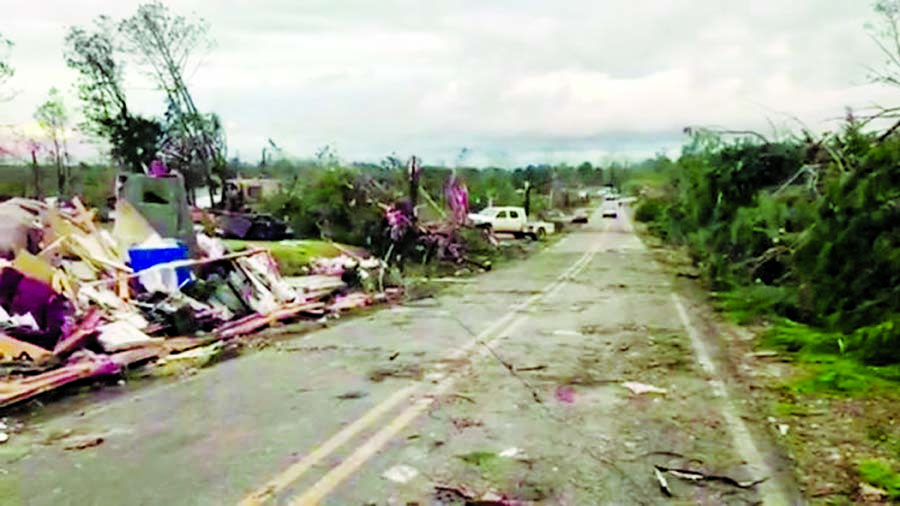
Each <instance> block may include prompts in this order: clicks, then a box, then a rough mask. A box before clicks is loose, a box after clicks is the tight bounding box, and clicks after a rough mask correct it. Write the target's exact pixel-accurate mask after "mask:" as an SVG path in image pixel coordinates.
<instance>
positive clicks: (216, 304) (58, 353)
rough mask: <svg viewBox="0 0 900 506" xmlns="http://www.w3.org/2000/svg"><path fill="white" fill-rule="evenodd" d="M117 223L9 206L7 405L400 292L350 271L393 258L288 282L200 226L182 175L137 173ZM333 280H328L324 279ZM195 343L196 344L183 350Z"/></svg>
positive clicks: (62, 210) (0, 401)
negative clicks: (105, 224)
mask: <svg viewBox="0 0 900 506" xmlns="http://www.w3.org/2000/svg"><path fill="white" fill-rule="evenodd" d="M119 196H120V198H119V199H118V202H117V205H116V216H115V218H116V219H115V223H114V224H113V225H112V227H111V228H108V227H106V228H104V227H103V226H102V225H100V224H99V223H98V220H97V216H96V214H97V212H96V211H95V210H88V209H86V208H85V207H84V206H83V205H82V203H81V202H80V201H79V200H77V199H75V200H73V201H72V202H71V203H70V204H66V205H60V206H55V205H48V204H45V203H43V202H40V201H33V200H25V199H14V200H10V201H7V202H4V203H3V204H0V223H3V224H4V225H3V226H5V227H6V229H5V230H6V232H8V233H5V234H4V235H3V237H2V240H0V252H2V253H3V258H2V259H0V408H3V407H6V406H9V405H12V404H15V403H18V402H21V401H24V400H27V399H30V398H33V397H34V396H36V395H39V394H41V393H43V392H47V391H49V390H52V389H55V388H58V387H61V386H63V385H66V384H68V383H72V382H76V381H79V380H83V379H86V378H96V377H104V376H107V377H108V376H115V375H117V374H119V373H121V372H122V371H123V370H124V369H125V368H127V367H129V366H131V365H134V364H137V363H139V362H141V363H143V362H147V361H149V360H152V359H154V358H163V357H165V356H166V355H167V354H170V353H177V352H178V351H183V350H185V349H187V348H189V347H190V343H191V342H196V343H198V345H200V344H210V343H212V342H215V341H222V340H229V339H234V338H237V337H239V336H243V335H247V334H251V333H254V332H257V331H259V330H261V329H263V328H265V327H268V326H271V325H273V324H276V323H278V322H285V321H290V320H296V319H298V318H302V317H308V318H314V319H321V318H322V317H323V316H326V315H328V314H330V313H336V312H342V311H345V310H348V309H351V308H355V307H362V306H367V305H370V304H373V303H375V302H377V301H385V300H389V299H392V298H396V297H398V296H399V295H400V293H401V289H400V288H397V287H387V288H384V287H383V286H379V287H378V290H381V291H380V292H379V293H375V291H376V289H374V288H373V286H374V285H373V284H372V283H354V284H353V285H354V286H356V287H360V288H364V287H369V288H370V290H369V291H368V292H367V293H359V292H357V293H351V292H350V289H351V287H350V286H349V285H348V283H346V282H345V280H344V279H342V278H347V272H348V271H352V272H353V273H354V274H353V276H355V278H357V279H358V278H363V279H379V280H381V279H383V278H384V276H383V273H382V269H384V268H385V265H384V263H383V262H382V261H380V260H378V259H372V258H362V257H359V256H356V255H354V256H350V255H344V256H342V257H340V258H338V259H333V260H329V261H319V262H314V263H313V265H312V267H311V269H310V270H311V272H310V276H307V277H306V278H309V279H308V280H306V279H304V278H294V279H292V280H286V279H284V278H282V277H281V275H280V273H279V271H278V267H277V265H276V263H275V260H274V259H273V258H272V256H271V254H270V253H269V252H268V251H267V250H265V249H259V248H254V249H250V250H247V251H242V252H239V253H234V252H230V251H228V250H227V248H226V247H225V246H224V244H222V243H221V242H220V241H219V240H218V239H215V238H212V237H209V236H206V235H204V234H202V233H198V232H196V231H195V230H194V228H193V227H194V226H193V224H192V223H191V222H190V216H191V213H190V209H189V208H188V207H187V204H186V197H185V194H184V185H183V181H182V180H181V178H180V177H179V176H170V175H164V174H160V175H159V176H158V177H151V176H143V175H131V176H129V177H128V178H127V179H125V180H124V181H122V186H121V188H120V191H119ZM323 280H324V281H323ZM186 341H187V342H188V344H186Z"/></svg>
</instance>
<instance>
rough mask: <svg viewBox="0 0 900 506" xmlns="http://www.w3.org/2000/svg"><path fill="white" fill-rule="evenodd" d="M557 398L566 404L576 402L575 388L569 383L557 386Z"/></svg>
mask: <svg viewBox="0 0 900 506" xmlns="http://www.w3.org/2000/svg"><path fill="white" fill-rule="evenodd" d="M556 400H558V401H560V402H564V403H566V404H572V403H573V402H575V389H574V388H572V387H570V386H567V385H560V386H558V387H556Z"/></svg>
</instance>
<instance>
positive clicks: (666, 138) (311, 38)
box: [0, 0, 897, 164]
mask: <svg viewBox="0 0 900 506" xmlns="http://www.w3.org/2000/svg"><path fill="white" fill-rule="evenodd" d="M137 3H138V2H135V1H133V0H130V1H116V2H113V1H111V0H110V1H104V0H87V1H81V2H67V1H62V0H44V1H39V2H21V1H20V0H0V12H3V13H4V18H5V19H4V20H11V21H12V22H11V23H10V22H7V23H3V24H2V25H0V31H2V32H3V33H5V34H6V35H7V36H9V37H10V38H12V39H14V40H15V42H16V43H17V46H16V48H15V52H14V64H15V65H16V67H17V69H18V73H17V76H16V78H15V80H14V82H13V83H12V84H13V85H14V86H16V87H17V88H19V89H20V90H22V93H21V94H20V95H19V96H18V97H17V98H16V100H15V101H14V102H12V103H8V104H4V105H3V106H2V107H3V109H2V110H0V124H2V123H19V124H22V123H26V122H28V121H29V118H30V116H31V112H32V111H33V110H34V108H35V107H36V106H37V105H38V103H40V101H41V100H42V99H43V97H44V96H45V94H46V91H47V89H48V88H49V87H50V86H52V85H56V86H58V87H61V88H66V89H67V88H68V86H69V84H70V83H71V82H72V81H73V76H72V74H71V73H70V72H69V71H68V70H67V69H65V66H64V64H63V62H62V56H61V54H62V40H63V37H64V34H65V30H66V27H67V26H70V25H73V24H75V25H84V24H87V23H89V22H90V20H91V19H92V18H93V17H94V16H95V15H97V14H101V13H105V14H110V15H113V16H122V15H126V14H128V13H130V12H132V11H133V10H134V8H135V7H136V5H137ZM170 5H171V6H172V8H173V9H174V10H177V11H179V12H184V13H190V12H196V13H198V14H199V15H201V16H203V17H204V18H206V19H207V20H208V21H209V23H210V26H211V33H212V35H213V36H214V38H215V39H216V41H217V45H216V47H215V48H214V49H213V50H212V51H211V52H210V53H209V54H208V55H206V56H205V58H204V59H203V65H202V66H200V67H199V69H198V71H197V72H196V73H195V74H193V75H192V77H191V80H190V82H191V86H192V88H193V92H194V94H195V95H196V98H197V101H198V102H199V104H200V105H201V106H202V107H203V108H205V109H207V110H211V111H216V112H218V113H219V114H220V116H221V117H222V118H223V119H224V121H225V123H226V125H227V128H228V138H229V142H230V145H231V149H232V153H235V152H238V153H240V154H241V155H242V156H244V157H247V158H252V157H255V156H256V153H257V152H258V151H259V149H260V148H261V145H262V143H263V142H264V141H265V139H266V138H267V137H272V138H274V139H275V140H276V141H277V142H279V144H281V145H283V146H284V147H285V148H287V150H288V151H289V152H290V153H292V154H295V155H298V156H304V155H308V154H311V153H312V152H313V150H314V149H315V148H316V147H318V146H321V145H323V144H325V143H335V144H336V145H337V146H338V149H339V150H340V152H341V153H342V154H343V155H345V156H346V157H348V158H355V159H358V158H365V157H368V158H378V157H380V156H382V155H384V154H387V153H389V152H391V151H397V152H399V153H400V154H403V155H405V154H409V153H412V152H416V153H419V154H421V155H423V156H425V157H427V158H431V159H434V160H438V159H443V160H445V161H451V160H453V159H454V157H455V155H456V152H457V151H458V150H459V148H461V147H462V146H469V147H470V148H472V150H473V155H472V156H473V159H475V160H479V161H481V162H482V163H491V164H520V163H528V162H532V161H540V160H542V159H548V160H568V161H573V162H574V161H579V160H581V159H592V160H599V159H602V158H604V157H617V156H618V157H640V156H643V155H651V154H653V153H654V152H656V151H658V150H661V149H662V150H673V149H676V148H677V146H678V144H679V141H680V139H681V137H680V135H681V134H680V132H681V128H682V127H684V126H686V125H689V124H703V125H721V126H727V127H730V128H735V129H737V128H754V129H761V130H767V129H769V123H768V121H769V120H770V119H772V120H774V121H775V122H776V123H777V124H779V125H781V124H791V123H792V122H793V120H792V119H790V118H791V117H793V116H796V117H797V118H798V119H800V120H801V121H802V122H804V123H805V124H807V125H809V126H810V127H812V128H825V127H827V126H828V124H827V123H826V119H827V118H832V117H836V116H840V115H841V114H842V112H843V107H844V106H847V105H851V106H855V107H863V106H867V105H870V104H872V103H882V104H890V103H893V101H895V100H896V98H897V93H896V92H895V90H891V89H885V88H881V87H877V86H872V85H868V84H866V83H867V71H866V68H867V67H869V66H878V65H879V64H880V63H881V57H880V56H879V55H878V52H877V49H876V48H875V46H874V44H873V43H872V42H871V41H870V40H869V38H868V35H867V34H866V32H865V30H864V28H863V26H864V24H865V23H866V22H867V21H870V20H872V18H873V17H872V9H871V6H870V5H867V3H866V2H848V1H844V0H795V1H792V2H784V1H776V0H757V1H755V2H739V1H737V0H726V1H723V0H669V1H666V2H663V1H657V0H604V1H602V2H597V1H588V0H577V1H576V0H571V1H567V2H546V1H537V0H517V1H513V0H506V1H496V2H490V3H487V2H476V1H473V0H462V1H457V2H449V1H448V2H430V3H425V2H420V1H414V0H393V1H381V2H371V1H364V0H345V1H341V2H333V1H326V0H305V1H303V2H296V1H294V0H264V1H254V2H250V1H242V0H216V1H213V0H181V1H172V2H170ZM129 71H130V79H129V88H130V92H131V97H132V100H133V101H135V103H136V105H137V106H138V108H140V109H142V110H144V111H146V112H148V113H154V112H156V113H158V112H159V111H160V110H161V106H160V100H159V96H158V94H157V93H155V92H153V91H152V90H148V89H147V88H148V84H147V82H146V81H145V80H142V79H141V77H140V76H139V75H138V74H136V73H135V72H134V68H133V67H129ZM73 103H74V101H73ZM793 124H794V125H796V124H795V123H793ZM85 152H87V148H86V149H85ZM426 161H428V160H427V159H426Z"/></svg>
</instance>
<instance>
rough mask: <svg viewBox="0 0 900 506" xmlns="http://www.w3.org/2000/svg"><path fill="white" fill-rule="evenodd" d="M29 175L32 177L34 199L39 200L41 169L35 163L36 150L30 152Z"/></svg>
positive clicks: (40, 195) (40, 194) (40, 193)
mask: <svg viewBox="0 0 900 506" xmlns="http://www.w3.org/2000/svg"><path fill="white" fill-rule="evenodd" d="M31 173H32V175H33V176H34V193H35V197H36V198H37V199H38V200H40V199H41V197H42V192H41V168H40V166H39V165H38V162H37V150H36V149H33V148H32V150H31Z"/></svg>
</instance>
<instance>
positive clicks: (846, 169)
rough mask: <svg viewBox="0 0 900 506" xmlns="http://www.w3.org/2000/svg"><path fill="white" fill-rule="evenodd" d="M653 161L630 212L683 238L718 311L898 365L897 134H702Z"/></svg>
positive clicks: (664, 233)
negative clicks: (729, 137) (804, 138)
mask: <svg viewBox="0 0 900 506" xmlns="http://www.w3.org/2000/svg"><path fill="white" fill-rule="evenodd" d="M659 167H660V168H658V169H656V168H654V169H650V168H647V167H646V166H645V167H644V168H642V172H641V173H640V177H639V178H636V179H635V181H640V183H641V184H642V186H641V187H640V189H638V190H637V192H638V194H639V195H641V199H642V200H641V203H640V204H639V205H638V208H637V213H636V217H637V219H638V220H639V221H644V222H647V223H648V225H649V230H650V231H651V232H653V233H655V234H657V235H659V236H661V237H663V238H664V239H667V240H669V241H672V242H674V243H677V244H682V245H686V246H688V247H689V250H690V252H691V255H692V258H693V260H694V261H695V263H696V264H697V266H698V267H700V269H701V271H702V273H703V278H704V280H705V281H706V282H707V283H708V284H709V286H710V287H712V289H714V290H715V291H717V292H719V293H718V298H719V299H720V303H721V306H722V307H723V309H726V310H727V311H730V312H732V313H733V314H734V316H735V317H736V318H737V319H738V320H739V321H741V322H749V321H753V320H755V319H756V318H758V317H759V316H765V317H773V316H781V317H788V318H791V319H794V320H797V321H799V322H804V323H810V324H813V325H817V326H819V327H822V328H824V329H826V330H828V332H827V333H824V334H821V335H820V336H819V337H820V338H823V337H824V336H825V335H834V334H838V335H841V336H845V337H842V338H841V340H840V342H841V346H840V348H841V350H840V351H845V352H847V353H850V354H851V355H852V356H853V357H855V358H857V359H859V360H862V361H863V362H865V363H867V364H875V365H883V364H889V363H897V362H900V330H898V329H900V325H898V324H897V323H896V322H898V319H897V318H898V316H897V315H900V227H898V226H897V223H900V139H898V138H896V137H889V138H887V139H885V140H883V141H879V142H875V139H874V137H873V136H872V135H870V134H867V133H864V132H862V130H861V128H860V126H859V125H858V124H857V123H854V122H853V121H852V120H850V121H848V123H847V124H846V125H845V126H844V127H843V128H842V130H841V131H840V132H838V134H837V135H833V136H830V137H829V138H828V139H827V140H823V141H819V142H814V141H809V142H806V143H801V142H796V141H787V142H777V143H765V144H756V143H751V142H748V141H746V140H737V141H734V142H724V141H723V140H722V139H720V138H718V137H716V136H714V135H710V134H708V133H703V132H700V133H695V134H694V135H693V136H692V137H691V139H690V142H689V143H688V144H686V145H685V147H684V149H683V152H682V156H681V157H680V158H679V159H678V160H677V161H676V162H674V163H671V164H668V165H666V164H664V163H661V164H659ZM661 175H664V176H665V177H664V178H660V176H661ZM794 337H796V336H794ZM835 342H836V341H829V342H828V343H827V347H829V348H831V349H832V351H835V350H834V346H833V345H834V343H835ZM804 346H805V345H804ZM835 352H836V351H835Z"/></svg>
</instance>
